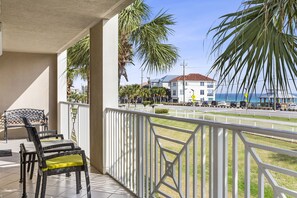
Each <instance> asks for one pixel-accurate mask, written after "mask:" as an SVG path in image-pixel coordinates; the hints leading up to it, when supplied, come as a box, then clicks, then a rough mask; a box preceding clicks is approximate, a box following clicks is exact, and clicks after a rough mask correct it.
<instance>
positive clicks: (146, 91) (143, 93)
mask: <svg viewBox="0 0 297 198" xmlns="http://www.w3.org/2000/svg"><path fill="white" fill-rule="evenodd" d="M150 94H151V93H150V90H149V89H148V88H144V87H142V88H141V89H140V91H139V96H140V97H141V100H142V102H143V101H144V100H146V99H147V98H148V97H150Z"/></svg>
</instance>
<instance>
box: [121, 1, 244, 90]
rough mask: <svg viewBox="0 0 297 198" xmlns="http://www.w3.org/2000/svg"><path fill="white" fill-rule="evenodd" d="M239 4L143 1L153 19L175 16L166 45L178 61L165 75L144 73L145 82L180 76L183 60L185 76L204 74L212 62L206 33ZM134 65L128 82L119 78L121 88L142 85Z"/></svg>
mask: <svg viewBox="0 0 297 198" xmlns="http://www.w3.org/2000/svg"><path fill="white" fill-rule="evenodd" d="M241 2H242V1H240V0H208V1H199V0H146V3H147V4H148V5H150V6H151V8H152V11H153V16H155V15H156V14H157V13H158V12H159V11H160V10H163V11H167V13H170V14H173V15H174V18H175V20H176V25H174V26H172V29H173V30H174V31H175V33H174V35H172V36H170V37H169V41H168V43H170V44H173V45H175V46H176V47H177V48H178V49H179V55H180V59H179V60H178V61H177V63H176V65H175V66H174V67H173V68H172V70H170V71H169V72H168V73H165V74H164V73H163V74H155V73H152V74H150V73H147V72H144V81H146V80H147V77H150V78H151V79H154V78H160V77H162V76H164V75H166V74H176V75H182V67H181V63H182V61H183V60H185V62H186V63H187V65H188V67H187V68H186V74H188V73H201V74H207V73H208V71H209V68H210V66H211V64H212V61H213V59H211V57H210V56H209V52H210V50H209V49H210V42H211V37H208V38H207V37H206V34H207V31H208V30H209V28H210V27H211V26H212V25H213V24H215V23H217V22H218V21H219V20H218V18H219V17H220V16H222V15H224V14H227V13H230V12H234V11H236V10H237V9H238V8H239V6H240V4H241ZM134 62H135V66H133V65H128V66H127V73H128V77H129V82H126V81H125V80H124V78H122V80H121V84H122V85H125V84H134V83H140V82H141V70H140V66H141V62H139V61H137V60H134ZM211 77H212V76H211Z"/></svg>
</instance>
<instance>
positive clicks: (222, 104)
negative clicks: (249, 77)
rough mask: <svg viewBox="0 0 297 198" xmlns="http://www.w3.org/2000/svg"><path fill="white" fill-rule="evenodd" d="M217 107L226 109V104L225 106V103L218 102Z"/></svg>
mask: <svg viewBox="0 0 297 198" xmlns="http://www.w3.org/2000/svg"><path fill="white" fill-rule="evenodd" d="M229 105H230V104H229ZM218 106H219V107H227V106H228V104H227V103H226V102H225V101H220V102H218Z"/></svg>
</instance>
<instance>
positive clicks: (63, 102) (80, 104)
mask: <svg viewBox="0 0 297 198" xmlns="http://www.w3.org/2000/svg"><path fill="white" fill-rule="evenodd" d="M59 103H60V104H67V105H78V106H84V107H90V105H89V104H84V103H75V102H65V101H60V102H59Z"/></svg>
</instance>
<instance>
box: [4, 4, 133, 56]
mask: <svg viewBox="0 0 297 198" xmlns="http://www.w3.org/2000/svg"><path fill="white" fill-rule="evenodd" d="M131 2H132V0H40V1H37V0H2V2H0V3H1V4H2V6H1V7H2V11H1V14H0V21H1V22H2V29H3V49H4V51H13V52H33V53H59V52H62V51H64V50H65V49H67V48H68V47H70V46H71V45H72V44H73V43H75V42H76V41H77V40H79V39H80V38H81V37H82V36H84V35H86V34H87V33H88V30H89V28H90V27H92V26H93V25H94V24H96V23H98V22H99V21H100V20H101V19H108V18H111V17H112V16H114V15H115V14H117V13H118V12H119V11H120V10H122V9H124V8H125V7H126V6H127V5H129V4H130V3H131Z"/></svg>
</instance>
